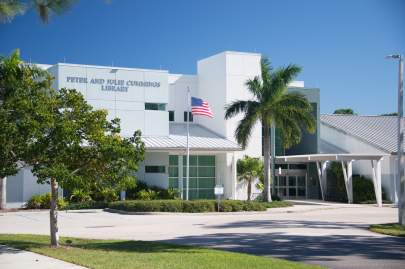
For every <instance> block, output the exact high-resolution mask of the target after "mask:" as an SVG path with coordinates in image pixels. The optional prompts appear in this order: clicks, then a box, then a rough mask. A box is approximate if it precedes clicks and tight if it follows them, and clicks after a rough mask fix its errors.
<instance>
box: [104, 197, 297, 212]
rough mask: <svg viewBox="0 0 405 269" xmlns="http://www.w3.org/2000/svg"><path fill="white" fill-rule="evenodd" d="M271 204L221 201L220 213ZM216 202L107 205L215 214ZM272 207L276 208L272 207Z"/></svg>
mask: <svg viewBox="0 0 405 269" xmlns="http://www.w3.org/2000/svg"><path fill="white" fill-rule="evenodd" d="M274 203H278V204H279V206H280V207H281V206H289V205H291V204H290V203H284V202H283V203H282V202H274ZM271 204H273V203H262V202H256V201H237V200H223V201H221V202H220V211H221V212H237V211H265V210H266V209H267V207H270V206H269V205H271ZM217 206H218V204H217V201H215V200H193V201H184V200H150V201H140V200H127V201H119V202H113V203H109V204H108V207H109V208H111V209H117V210H123V211H128V212H187V213H201V212H215V211H217ZM272 207H277V205H273V206H272Z"/></svg>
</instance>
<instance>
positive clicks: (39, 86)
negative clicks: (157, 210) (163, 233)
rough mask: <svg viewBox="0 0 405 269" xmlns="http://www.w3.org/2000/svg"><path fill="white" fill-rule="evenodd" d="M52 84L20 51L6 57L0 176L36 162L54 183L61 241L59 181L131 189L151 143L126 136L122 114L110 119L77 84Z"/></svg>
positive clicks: (1, 68)
mask: <svg viewBox="0 0 405 269" xmlns="http://www.w3.org/2000/svg"><path fill="white" fill-rule="evenodd" d="M51 85H52V78H51V76H50V75H49V74H48V73H47V72H46V71H43V70H41V69H38V68H36V67H35V66H33V65H29V64H25V63H24V62H22V61H21V59H20V57H19V53H18V51H16V52H14V53H13V54H12V55H11V56H10V57H7V58H2V59H1V60H0V100H1V102H0V125H1V126H2V127H3V128H1V129H0V177H1V178H0V179H1V180H2V179H3V178H4V177H6V176H9V175H14V174H16V173H17V172H18V169H19V168H21V167H22V166H24V165H30V166H31V167H32V171H33V173H34V175H35V176H37V178H38V182H39V183H45V182H47V183H51V193H52V199H51V244H52V245H53V246H57V245H58V237H57V213H56V212H57V205H56V200H57V197H58V187H59V185H60V186H62V187H63V188H65V189H73V188H76V189H77V188H79V189H86V188H89V186H92V187H95V188H97V189H99V190H103V189H113V190H115V191H118V190H125V189H126V188H127V187H130V186H133V185H134V184H135V180H136V178H135V175H134V173H135V172H136V171H137V170H138V163H139V162H140V161H142V160H143V158H144V152H145V148H144V143H143V142H142V140H141V132H140V131H134V135H133V136H132V137H122V136H120V134H119V133H120V124H119V123H120V122H119V119H113V120H111V121H109V120H107V111H106V110H94V109H93V108H92V107H91V106H90V105H89V104H87V102H86V100H85V99H84V97H83V95H82V94H81V93H79V92H77V91H76V90H74V89H61V90H59V91H57V90H55V89H53V88H52V87H51ZM0 186H3V185H2V184H1V185H0ZM0 193H1V192H0Z"/></svg>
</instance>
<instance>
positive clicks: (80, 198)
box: [69, 189, 91, 203]
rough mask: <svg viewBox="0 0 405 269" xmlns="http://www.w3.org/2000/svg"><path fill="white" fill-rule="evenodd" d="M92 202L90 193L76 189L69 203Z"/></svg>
mask: <svg viewBox="0 0 405 269" xmlns="http://www.w3.org/2000/svg"><path fill="white" fill-rule="evenodd" d="M90 200H91V196H90V193H89V192H87V191H85V190H83V189H75V190H73V191H72V194H71V195H70V198H69V201H70V202H73V203H83V202H88V201H90Z"/></svg>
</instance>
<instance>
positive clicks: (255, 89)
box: [245, 76, 263, 100]
mask: <svg viewBox="0 0 405 269" xmlns="http://www.w3.org/2000/svg"><path fill="white" fill-rule="evenodd" d="M245 85H246V87H247V88H248V90H249V92H250V93H251V94H253V95H254V96H255V97H256V98H257V100H261V97H262V95H263V87H262V82H261V80H260V78H259V77H257V76H256V77H255V78H254V79H248V80H247V81H246V83H245Z"/></svg>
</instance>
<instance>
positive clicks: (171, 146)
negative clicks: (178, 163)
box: [142, 123, 242, 151]
mask: <svg viewBox="0 0 405 269" xmlns="http://www.w3.org/2000/svg"><path fill="white" fill-rule="evenodd" d="M189 130H190V137H189V146H190V149H191V150H201V151H239V150H242V149H241V147H240V146H239V145H238V144H237V143H235V142H233V141H230V140H228V139H226V138H224V137H221V136H220V135H218V134H216V133H214V132H212V131H211V130H209V129H207V128H205V127H203V126H201V125H199V124H195V123H193V124H190V129H189ZM142 140H143V142H144V143H145V147H146V149H147V150H148V149H150V150H152V149H153V150H183V149H185V148H186V146H187V126H186V124H183V123H170V125H169V136H143V137H142Z"/></svg>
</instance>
